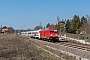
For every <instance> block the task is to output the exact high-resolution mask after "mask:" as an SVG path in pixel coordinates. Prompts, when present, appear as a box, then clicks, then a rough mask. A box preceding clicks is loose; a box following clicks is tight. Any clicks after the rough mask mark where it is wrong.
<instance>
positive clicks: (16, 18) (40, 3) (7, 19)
mask: <svg viewBox="0 0 90 60" xmlns="http://www.w3.org/2000/svg"><path fill="white" fill-rule="evenodd" d="M75 14H76V15H79V16H80V17H82V16H85V15H89V14H90V0H0V25H2V26H7V27H13V28H14V29H21V27H23V26H25V27H23V29H27V28H31V29H33V28H34V27H35V26H37V25H39V24H40V22H41V23H42V25H43V26H45V25H46V24H47V23H51V24H56V23H57V15H58V16H59V17H60V19H72V18H73V16H74V15H75Z"/></svg>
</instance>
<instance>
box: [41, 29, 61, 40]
mask: <svg viewBox="0 0 90 60" xmlns="http://www.w3.org/2000/svg"><path fill="white" fill-rule="evenodd" d="M40 38H41V39H46V40H48V41H57V40H58V39H59V37H58V31H57V28H47V29H43V30H41V31H40Z"/></svg>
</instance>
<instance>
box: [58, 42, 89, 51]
mask: <svg viewBox="0 0 90 60" xmlns="http://www.w3.org/2000/svg"><path fill="white" fill-rule="evenodd" d="M58 44H59V45H63V46H67V47H71V48H75V49H79V50H83V51H90V45H88V46H85V45H84V44H82V45H81V44H76V43H71V42H60V43H58Z"/></svg>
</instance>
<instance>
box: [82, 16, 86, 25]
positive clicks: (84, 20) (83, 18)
mask: <svg viewBox="0 0 90 60" xmlns="http://www.w3.org/2000/svg"><path fill="white" fill-rule="evenodd" d="M84 23H87V19H86V18H85V17H84V16H83V17H82V18H81V25H83V24H84Z"/></svg>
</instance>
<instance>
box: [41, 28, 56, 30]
mask: <svg viewBox="0 0 90 60" xmlns="http://www.w3.org/2000/svg"><path fill="white" fill-rule="evenodd" d="M48 29H57V28H44V29H42V30H48Z"/></svg>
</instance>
